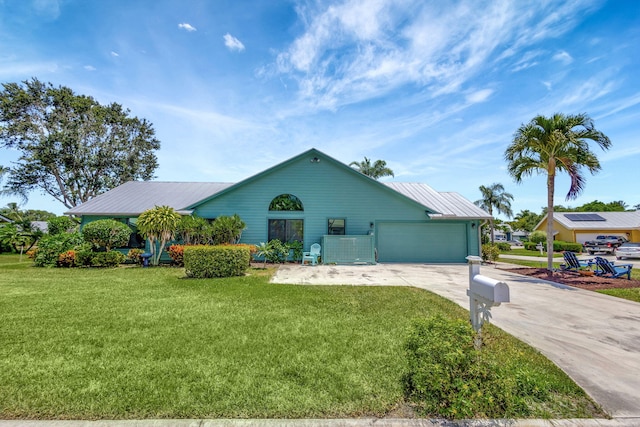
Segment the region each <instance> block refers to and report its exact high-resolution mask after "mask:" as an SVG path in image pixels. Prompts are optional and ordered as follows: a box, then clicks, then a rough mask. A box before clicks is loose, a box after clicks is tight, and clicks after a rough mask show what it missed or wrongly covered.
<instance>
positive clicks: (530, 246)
mask: <svg viewBox="0 0 640 427" xmlns="http://www.w3.org/2000/svg"><path fill="white" fill-rule="evenodd" d="M537 245H538V243H534V242H524V248H525V249H527V250H530V251H539V250H540V249H538V248H536V246H537ZM542 246H544V247H545V248H546V247H547V245H546V243H543V244H542ZM553 251H554V252H562V251H571V252H577V253H580V252H582V245H581V244H580V243H574V242H563V241H561V240H554V241H553Z"/></svg>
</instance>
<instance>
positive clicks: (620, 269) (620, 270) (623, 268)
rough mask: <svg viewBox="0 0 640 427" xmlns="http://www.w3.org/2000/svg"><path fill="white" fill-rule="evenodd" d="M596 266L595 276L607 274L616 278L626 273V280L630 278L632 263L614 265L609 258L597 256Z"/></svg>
mask: <svg viewBox="0 0 640 427" xmlns="http://www.w3.org/2000/svg"><path fill="white" fill-rule="evenodd" d="M596 266H597V267H596V270H595V273H596V275H597V276H608V277H612V278H614V279H617V278H619V277H621V276H624V275H626V276H627V280H631V269H632V268H633V264H621V265H615V264H614V263H612V262H610V261H609V260H606V259H604V258H601V257H599V256H597V257H596Z"/></svg>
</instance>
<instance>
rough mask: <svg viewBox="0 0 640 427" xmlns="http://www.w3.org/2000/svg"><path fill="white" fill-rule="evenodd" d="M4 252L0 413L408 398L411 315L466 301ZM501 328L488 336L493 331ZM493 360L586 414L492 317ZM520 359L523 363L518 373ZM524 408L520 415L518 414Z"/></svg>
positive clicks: (40, 415)
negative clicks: (191, 275) (56, 265)
mask: <svg viewBox="0 0 640 427" xmlns="http://www.w3.org/2000/svg"><path fill="white" fill-rule="evenodd" d="M7 260H8V257H6V256H0V343H1V345H0V419H11V418H29V419H31V418H34V419H52V418H60V419H127V418H129V419H131V418H136V419H141V418H222V417H232V418H235V417H242V418H254V417H255V418H267V417H268V418H302V417H304V418H307V417H321V418H324V417H360V416H366V415H373V416H385V415H388V414H389V413H391V414H393V413H394V411H397V410H399V409H398V408H406V407H408V406H409V405H408V404H407V403H405V401H404V398H403V389H402V381H401V379H402V375H403V373H404V372H405V370H406V363H407V362H406V358H405V356H404V353H403V343H404V342H405V340H406V337H407V333H408V328H409V325H410V324H411V322H412V320H413V319H415V318H419V317H426V316H430V315H432V314H437V313H439V314H442V315H443V316H446V317H447V318H461V319H467V318H468V312H467V311H465V310H463V309H462V308H460V307H459V306H457V305H456V304H454V303H452V302H449V301H447V300H445V299H443V298H440V297H438V296H436V295H434V294H431V293H429V292H425V291H423V290H419V289H415V288H404V287H356V286H292V285H273V284H269V283H268V279H269V276H270V271H269V270H266V271H265V270H260V269H255V270H251V271H250V272H249V275H247V276H245V277H239V278H232V279H207V280H195V279H184V278H183V277H184V270H182V269H174V268H164V267H161V268H149V269H143V268H138V267H131V268H118V269H71V270H66V269H45V268H34V267H30V266H29V265H30V264H29V263H28V262H23V263H18V262H17V257H16V259H15V260H9V261H8V262H7ZM491 337H492V338H491ZM487 341H488V342H493V343H495V344H494V345H493V346H487V347H486V349H485V350H483V351H486V352H487V353H486V354H488V355H489V357H494V358H495V359H496V360H498V361H500V363H502V362H504V363H507V362H508V363H509V364H510V366H513V370H514V372H513V374H514V378H515V377H516V375H517V378H522V379H527V380H526V381H527V386H528V387H532V388H534V389H538V388H539V387H540V386H542V387H545V388H548V390H549V398H548V399H547V400H543V401H539V400H537V399H536V398H534V396H532V397H531V399H527V401H529V402H530V405H529V406H530V408H529V409H528V410H527V413H528V415H527V416H530V417H545V418H548V417H559V418H574V417H589V416H594V415H595V416H601V415H602V414H601V413H600V412H598V411H597V410H595V409H593V407H592V402H591V401H590V400H589V399H588V398H587V397H586V396H585V395H584V393H583V392H582V391H581V390H580V389H579V388H578V387H577V386H576V385H575V384H574V383H573V382H572V381H571V380H569V378H568V377H567V376H566V375H564V374H563V373H562V372H561V371H560V370H559V369H557V368H556V367H555V366H554V365H553V364H551V363H550V362H549V361H548V360H546V359H545V358H544V357H542V356H541V355H540V354H539V353H538V352H537V351H535V350H533V349H531V348H530V347H528V346H526V345H524V344H522V343H520V342H518V341H517V340H515V339H513V338H512V337H509V336H507V335H506V334H504V333H502V332H501V331H499V330H498V329H497V328H492V327H490V328H488V329H487ZM516 371H517V372H516ZM517 415H518V414H515V415H514V416H517Z"/></svg>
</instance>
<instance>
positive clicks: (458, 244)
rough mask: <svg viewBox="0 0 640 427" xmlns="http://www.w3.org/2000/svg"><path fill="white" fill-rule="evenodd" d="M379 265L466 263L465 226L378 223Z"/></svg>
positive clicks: (455, 224)
mask: <svg viewBox="0 0 640 427" xmlns="http://www.w3.org/2000/svg"><path fill="white" fill-rule="evenodd" d="M377 236H378V237H377V250H378V261H379V262H424V263H451V262H466V260H465V258H466V256H467V255H468V254H467V238H466V236H467V233H466V225H465V224H463V223H443V222H440V223H433V222H430V223H424V222H382V223H378V224H377Z"/></svg>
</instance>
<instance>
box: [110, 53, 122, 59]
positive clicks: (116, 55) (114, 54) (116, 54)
mask: <svg viewBox="0 0 640 427" xmlns="http://www.w3.org/2000/svg"><path fill="white" fill-rule="evenodd" d="M111 56H114V57H116V58H117V57H118V56H120V54H118V52H114V51H111Z"/></svg>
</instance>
